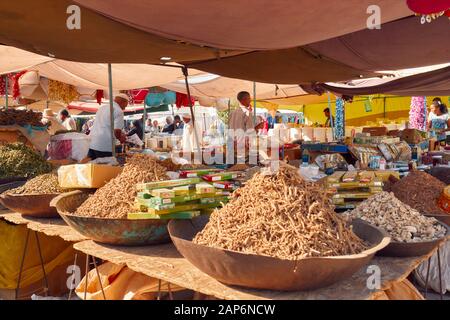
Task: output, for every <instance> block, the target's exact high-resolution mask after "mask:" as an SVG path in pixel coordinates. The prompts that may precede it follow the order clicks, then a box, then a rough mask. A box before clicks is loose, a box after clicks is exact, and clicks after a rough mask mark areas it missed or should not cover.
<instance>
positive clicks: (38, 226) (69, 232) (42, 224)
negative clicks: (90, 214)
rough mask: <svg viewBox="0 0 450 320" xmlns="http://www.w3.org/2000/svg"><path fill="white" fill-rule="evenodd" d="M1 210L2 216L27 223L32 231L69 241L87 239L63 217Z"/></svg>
mask: <svg viewBox="0 0 450 320" xmlns="http://www.w3.org/2000/svg"><path fill="white" fill-rule="evenodd" d="M0 212H1V213H0V218H3V219H4V220H6V221H8V222H11V223H14V224H17V225H21V224H22V225H26V226H27V228H28V229H30V230H32V231H35V232H42V233H44V234H46V235H47V236H50V237H60V238H62V239H63V240H64V241H69V242H79V241H83V240H87V238H86V237H85V236H82V235H81V234H79V233H78V232H77V231H75V230H74V229H73V228H72V227H69V226H68V225H67V224H66V223H65V222H64V220H63V219H61V218H50V219H49V218H33V217H27V216H23V215H21V214H20V213H16V212H10V211H0Z"/></svg>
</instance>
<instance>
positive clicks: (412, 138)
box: [400, 129, 425, 144]
mask: <svg viewBox="0 0 450 320" xmlns="http://www.w3.org/2000/svg"><path fill="white" fill-rule="evenodd" d="M400 138H401V139H402V140H403V141H406V142H407V143H409V144H417V143H419V142H421V141H423V140H424V138H425V137H424V133H423V132H422V131H420V130H417V129H405V130H403V131H402V133H401V135H400Z"/></svg>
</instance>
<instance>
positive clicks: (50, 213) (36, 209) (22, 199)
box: [0, 193, 59, 218]
mask: <svg viewBox="0 0 450 320" xmlns="http://www.w3.org/2000/svg"><path fill="white" fill-rule="evenodd" d="M56 196H58V194H7V193H3V194H1V195H0V202H1V204H2V205H3V206H4V207H6V208H8V209H9V210H11V211H15V212H18V213H21V214H23V215H26V216H31V217H36V218H58V217H59V215H58V212H57V211H56V209H55V208H53V207H51V206H50V202H51V201H52V200H53V198H55V197H56Z"/></svg>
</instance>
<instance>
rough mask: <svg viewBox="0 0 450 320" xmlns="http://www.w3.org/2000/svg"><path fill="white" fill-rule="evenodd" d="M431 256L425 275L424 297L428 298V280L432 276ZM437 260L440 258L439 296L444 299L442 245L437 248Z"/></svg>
mask: <svg viewBox="0 0 450 320" xmlns="http://www.w3.org/2000/svg"><path fill="white" fill-rule="evenodd" d="M431 257H432V256H430V257H429V258H428V259H427V274H426V276H425V293H424V295H423V297H424V298H425V299H426V298H427V295H428V280H429V278H430V265H431ZM437 260H438V276H439V296H440V299H441V300H444V295H443V293H442V269H441V253H440V247H438V248H437Z"/></svg>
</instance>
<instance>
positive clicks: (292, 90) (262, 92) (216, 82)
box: [161, 77, 307, 99]
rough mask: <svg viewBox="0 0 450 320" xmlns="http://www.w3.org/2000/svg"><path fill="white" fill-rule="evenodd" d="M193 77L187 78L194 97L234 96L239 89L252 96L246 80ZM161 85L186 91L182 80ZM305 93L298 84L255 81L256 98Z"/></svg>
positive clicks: (251, 83)
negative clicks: (196, 80) (201, 79)
mask: <svg viewBox="0 0 450 320" xmlns="http://www.w3.org/2000/svg"><path fill="white" fill-rule="evenodd" d="M194 79H195V77H190V78H189V89H190V91H191V95H193V96H195V97H209V98H235V97H236V96H237V94H238V93H239V92H240V91H247V92H249V93H250V95H251V96H253V82H252V81H247V80H239V79H232V78H226V77H217V78H215V79H212V80H209V81H205V82H201V83H196V82H194ZM161 86H162V87H164V88H166V89H169V90H173V91H176V92H182V93H186V85H185V84H184V81H183V82H181V81H175V82H171V83H167V84H164V85H161ZM302 94H307V92H306V91H304V90H303V89H302V88H300V86H298V85H277V84H268V83H261V82H256V98H257V99H271V98H286V97H290V96H295V95H302Z"/></svg>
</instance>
